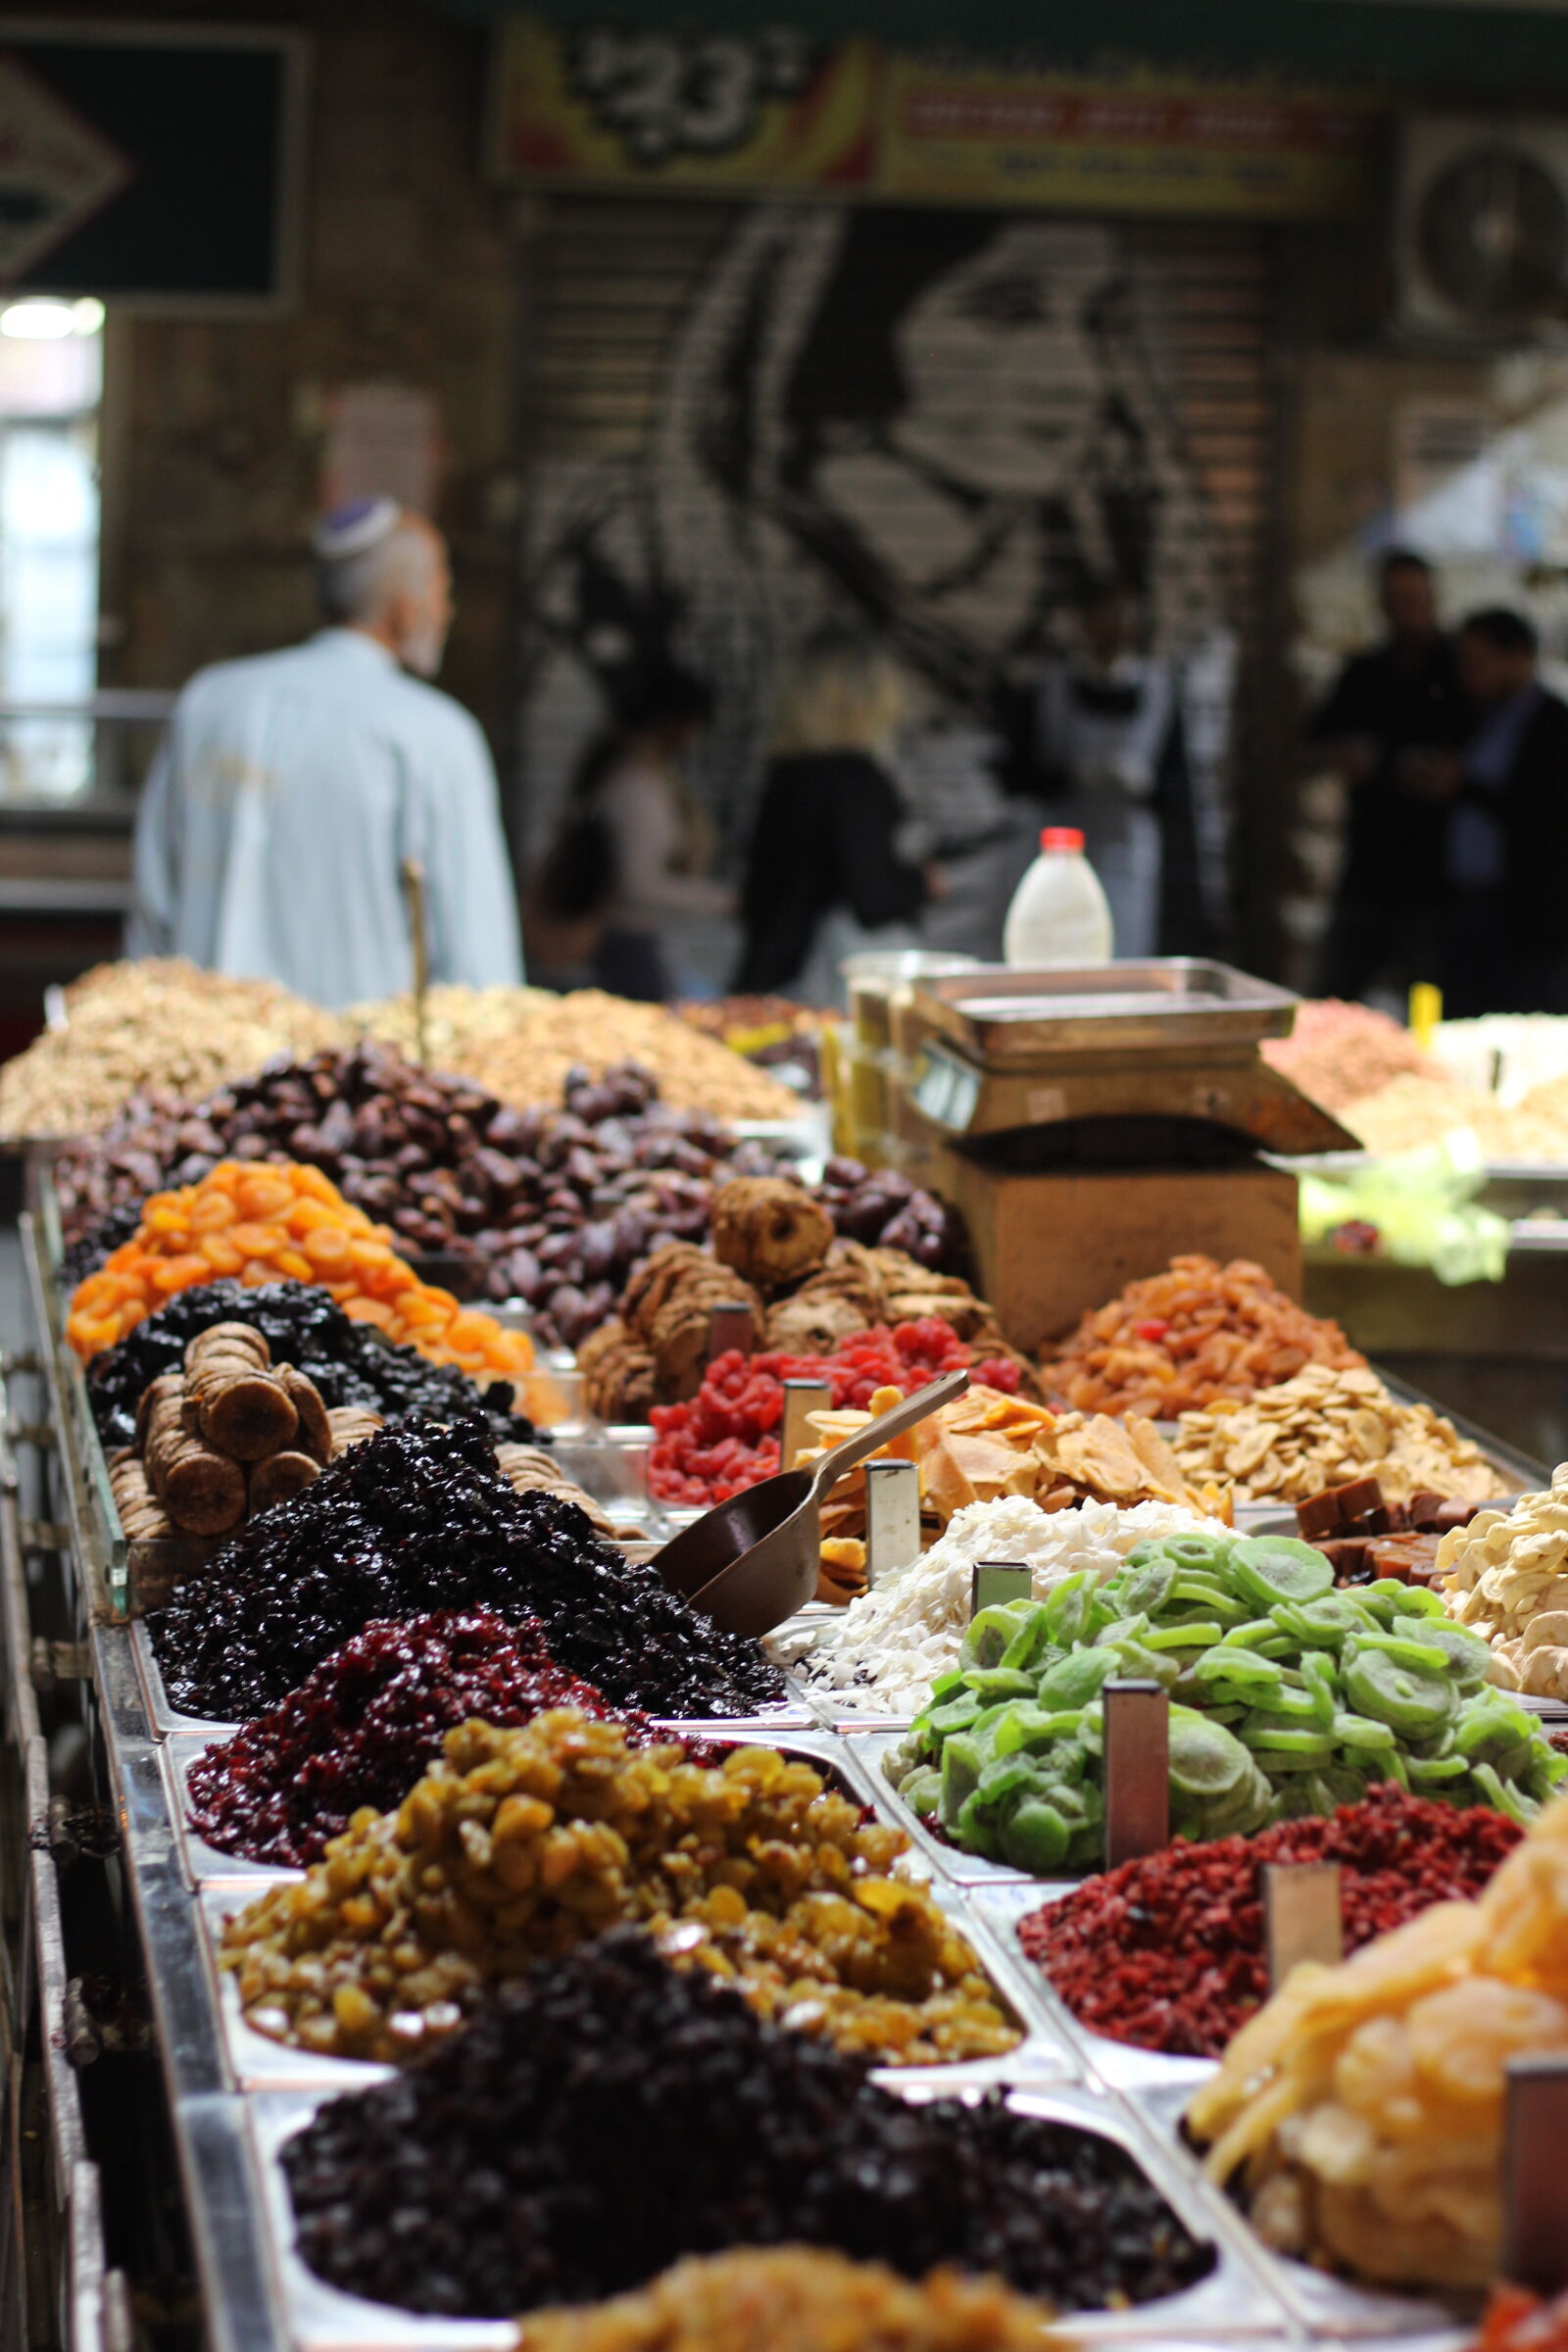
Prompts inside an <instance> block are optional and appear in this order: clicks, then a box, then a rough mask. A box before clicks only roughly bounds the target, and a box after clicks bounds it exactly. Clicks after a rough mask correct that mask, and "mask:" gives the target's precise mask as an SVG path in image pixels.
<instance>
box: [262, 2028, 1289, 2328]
mask: <svg viewBox="0 0 1568 2352" xmlns="http://www.w3.org/2000/svg"><path fill="white" fill-rule="evenodd" d="M950 2071H951V2072H952V2073H954V2074H959V2073H962V2072H963V2071H964V2070H962V2069H958V2068H955V2069H952V2070H950ZM873 2080H874V2081H875V2082H878V2083H879V2084H881V2085H882V2086H884V2087H885V2088H887V2089H889V2090H891V2091H893V2092H894V2093H895V2094H896V2095H898V2096H901V2097H907V2098H909V2099H911V2100H915V2101H924V2100H927V2099H929V2098H932V2097H934V2096H938V2095H940V2093H941V2089H947V2090H949V2091H950V2092H951V2091H953V2090H956V2089H961V2088H962V2085H961V2084H948V2085H943V2086H940V2088H939V2086H938V2085H936V2084H935V2083H933V2082H931V2081H930V2080H929V2078H926V2077H924V2076H915V2075H912V2074H901V2073H899V2072H897V2071H896V2070H880V2071H878V2072H877V2073H876V2074H875V2075H874V2076H873ZM1006 2088H1007V2095H1008V2103H1009V2105H1012V2106H1014V2107H1016V2109H1017V2110H1018V2111H1019V2112H1020V2113H1021V2114H1026V2115H1031V2116H1038V2117H1040V2118H1041V2119H1042V2120H1043V2121H1046V2122H1051V2123H1057V2124H1062V2125H1066V2126H1068V2127H1069V2128H1071V2129H1074V2130H1078V2131H1087V2132H1090V2133H1093V2134H1095V2135H1096V2136H1098V2137H1100V2138H1102V2139H1105V2140H1109V2141H1110V2142H1111V2143H1112V2144H1113V2145H1115V2146H1116V2147H1119V2148H1120V2149H1122V2150H1123V2152H1124V2153H1125V2154H1126V2155H1127V2156H1129V2157H1130V2158H1131V2159H1132V2161H1133V2162H1134V2163H1135V2164H1136V2165H1137V2166H1138V2168H1139V2169H1140V2171H1142V2172H1143V2173H1144V2174H1145V2175H1146V2176H1147V2178H1148V2179H1149V2180H1150V2181H1151V2184H1152V2186H1153V2187H1154V2188H1155V2189H1156V2190H1157V2191H1158V2192H1159V2193H1160V2194H1161V2195H1162V2196H1163V2197H1164V2199H1165V2202H1166V2203H1167V2204H1168V2205H1169V2207H1170V2209H1171V2211H1172V2212H1173V2214H1174V2215H1175V2217H1176V2219H1177V2220H1178V2221H1179V2222H1181V2223H1182V2224H1183V2226H1184V2227H1185V2228H1186V2229H1188V2230H1189V2232H1190V2233H1191V2234H1192V2235H1193V2236H1194V2237H1196V2238H1199V2239H1201V2240H1202V2241H1204V2242H1206V2243H1209V2244H1211V2245H1212V2246H1213V2247H1214V2249H1215V2254H1216V2261H1215V2264H1214V2267H1213V2269H1212V2270H1211V2271H1210V2272H1209V2273H1208V2275H1207V2277H1206V2278H1201V2279H1200V2280H1199V2281H1198V2282H1197V2283H1196V2284H1195V2285H1193V2286H1191V2287H1188V2288H1187V2289H1185V2290H1184V2291H1182V2292H1180V2293H1178V2294H1174V2295H1166V2296H1163V2297H1161V2298H1159V2299H1158V2300H1157V2301H1154V2302H1150V2303H1144V2304H1138V2305H1133V2306H1130V2307H1128V2308H1126V2309H1124V2310H1116V2311H1110V2310H1100V2311H1089V2312H1083V2313H1075V2314H1074V2315H1073V2317H1072V2319H1071V2322H1070V2333H1071V2336H1072V2338H1073V2339H1074V2340H1077V2341H1081V2342H1084V2343H1096V2342H1115V2343H1124V2342H1138V2343H1150V2344H1156V2343H1157V2344H1159V2345H1161V2346H1162V2347H1165V2348H1166V2352H1178V2347H1181V2346H1182V2345H1184V2344H1185V2345H1190V2346H1192V2347H1194V2352H1196V2347H1198V2346H1199V2345H1206V2344H1212V2343H1227V2344H1229V2343H1253V2342H1259V2341H1277V2340H1279V2339H1281V2338H1282V2337H1283V2336H1284V2333H1285V2320H1284V2314H1283V2312H1282V2311H1281V2308H1280V2306H1279V2304H1278V2302H1277V2301H1276V2299H1275V2298H1274V2296H1273V2295H1272V2294H1271V2292H1270V2291H1269V2288H1268V2286H1267V2284H1266V2283H1265V2282H1264V2281H1263V2280H1262V2279H1261V2278H1259V2277H1258V2276H1256V2275H1254V2273H1253V2272H1252V2271H1251V2270H1250V2266H1249V2264H1248V2263H1247V2261H1246V2260H1245V2258H1244V2257H1243V2256H1242V2255H1241V2254H1239V2252H1238V2250H1237V2248H1236V2246H1235V2245H1234V2243H1231V2242H1229V2240H1228V2237H1227V2235H1226V2233H1225V2232H1224V2231H1223V2229H1219V2230H1217V2229H1216V2227H1215V2214H1214V2211H1213V2205H1212V2200H1211V2199H1210V2198H1209V2197H1208V2196H1207V2195H1206V2194H1205V2193H1204V2192H1203V2191H1202V2190H1201V2189H1200V2190H1199V2192H1198V2193H1197V2194H1195V2193H1194V2184H1193V2183H1192V2181H1191V2180H1188V2179H1186V2178H1185V2177H1184V2176H1183V2175H1182V2174H1181V2172H1180V2171H1179V2169H1177V2168H1173V2167H1171V2166H1170V2165H1169V2164H1168V2162H1167V2161H1166V2159H1165V2156H1164V2153H1163V2151H1162V2150H1161V2149H1160V2147H1159V2146H1158V2144H1157V2143H1151V2141H1150V2139H1149V2137H1148V2135H1147V2134H1146V2133H1145V2132H1144V2131H1142V2130H1141V2128H1140V2126H1139V2125H1138V2122H1137V2120H1136V2119H1135V2118H1133V2117H1131V2116H1130V2115H1128V2114H1127V2113H1125V2112H1124V2111H1122V2110H1120V2109H1119V2108H1118V2107H1116V2106H1115V2105H1113V2104H1111V2103H1108V2102H1106V2101H1104V2100H1103V2099H1099V2098H1097V2097H1095V2096H1094V2095H1093V2094H1090V2093H1086V2092H1084V2091H1081V2090H1078V2089H1075V2088H1073V2087H1070V2086H1066V2087H1060V2088H1057V2087H1051V2088H1047V2087H1046V2086H1044V2085H1042V2084H1040V2083H1038V2082H1034V2083H1030V2082H1017V2083H1014V2084H1008V2085H1007V2086H1006ZM332 2095H333V2094H332V2092H331V2091H329V2090H327V2089H325V2088H319V2089H317V2090H314V2091H310V2090H303V2089H301V2090H294V2091H283V2090H270V2091H259V2092H257V2093H255V2094H253V2095H252V2096H251V2097H250V2098H249V2099H247V2101H246V2102H245V2106H246V2117H247V2124H248V2127H249V2131H250V2136H251V2143H252V2147H253V2150H254V2155H255V2163H256V2169H257V2172H258V2175H259V2177H260V2180H261V2183H262V2188H261V2196H262V2222H263V2228H264V2231H265V2234H266V2239H267V2245H268V2255H269V2260H270V2267H271V2269H272V2272H273V2276H274V2278H275V2280H276V2283H277V2287H278V2290H279V2297H280V2300H281V2302H282V2305H283V2308H284V2310H285V2312H286V2314H287V2319H288V2327H289V2334H290V2339H291V2341H292V2343H293V2344H294V2345H295V2346H296V2347H297V2348H298V2352H492V2348H494V2352H502V2347H504V2346H505V2347H510V2346H511V2344H512V2343H513V2342H514V2341H515V2336H514V2334H513V2332H512V2330H511V2329H510V2327H509V2326H508V2325H507V2324H506V2323H501V2322H494V2321H474V2320H468V2321H463V2320H449V2319H438V2318H417V2317H416V2316H415V2315H413V2314H411V2313H407V2312H403V2311H399V2310H396V2309H392V2308H389V2307H387V2306H385V2305H380V2304H372V2303H370V2302H368V2300H366V2299H364V2298H362V2297H359V2296H356V2295H351V2294H347V2293H344V2292H342V2291H341V2290H340V2289H338V2288H335V2287H331V2286H328V2285H327V2284H326V2283H325V2282H324V2281H323V2280H321V2279H319V2278H316V2277H315V2276H314V2274H313V2273H312V2272H310V2271H309V2270H308V2269H307V2268H306V2266H305V2264H304V2263H303V2262H302V2261H301V2259H300V2257H299V2255H298V2253H297V2252H296V2250H295V2244H294V2219H293V2208H292V2203H291V2200H290V2197H289V2192H288V2184H287V2181H286V2180H285V2178H284V2175H283V2170H282V2164H281V2153H282V2150H283V2148H284V2146H285V2145H286V2144H287V2142H288V2141H289V2140H290V2139H291V2138H293V2137H294V2136H295V2134H296V2133H297V2132H299V2131H302V2130H303V2129H304V2128H305V2126H306V2125H307V2124H308V2123H309V2122H310V2121H311V2119H312V2117H313V2116H314V2115H315V2114H316V2113H317V2112H318V2111H319V2108H320V2107H321V2106H322V2105H324V2104H325V2102H326V2100H327V2099H328V2098H329V2097H331V2096H332Z"/></svg>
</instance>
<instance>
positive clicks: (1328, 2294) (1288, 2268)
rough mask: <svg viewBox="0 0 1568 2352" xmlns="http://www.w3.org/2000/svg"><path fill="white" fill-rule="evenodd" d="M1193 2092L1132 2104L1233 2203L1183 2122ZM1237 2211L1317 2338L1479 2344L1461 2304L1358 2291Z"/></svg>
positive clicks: (1165, 2089) (1273, 2278)
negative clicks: (1281, 2250) (1265, 2236)
mask: <svg viewBox="0 0 1568 2352" xmlns="http://www.w3.org/2000/svg"><path fill="white" fill-rule="evenodd" d="M1191 2095H1192V2093H1191V2086H1190V2085H1181V2084H1177V2083H1174V2082H1170V2083H1160V2084H1156V2083H1152V2082H1151V2083H1145V2084H1142V2085H1140V2086H1139V2087H1138V2088H1137V2089H1136V2090H1135V2091H1134V2093H1133V2095H1132V2100H1131V2104H1132V2105H1133V2107H1134V2109H1135V2111H1136V2112H1137V2113H1138V2115H1139V2116H1140V2117H1141V2118H1142V2119H1143V2121H1144V2122H1145V2123H1146V2125H1147V2126H1148V2128H1149V2130H1150V2131H1151V2132H1152V2133H1153V2134H1155V2135H1156V2136H1159V2137H1162V2138H1163V2139H1164V2141H1165V2143H1166V2145H1167V2147H1168V2149H1169V2151H1170V2154H1171V2157H1172V2159H1173V2161H1174V2163H1175V2164H1176V2166H1177V2167H1178V2168H1179V2169H1181V2170H1182V2171H1184V2172H1185V2173H1187V2174H1188V2175H1189V2177H1191V2178H1192V2179H1194V2180H1197V2181H1198V2182H1199V2183H1200V2184H1201V2188H1202V2191H1203V2193H1204V2195H1205V2197H1206V2198H1207V2199H1208V2200H1210V2202H1211V2203H1213V2202H1223V2203H1225V2204H1231V2200H1230V2199H1229V2198H1228V2197H1225V2196H1224V2194H1223V2192H1222V2191H1220V2190H1218V2189H1216V2188H1215V2187H1214V2186H1213V2184H1212V2183H1211V2182H1210V2181H1208V2180H1207V2179H1206V2178H1205V2176H1204V2175H1203V2172H1202V2164H1201V2158H1200V2156H1199V2154H1198V2152H1197V2150H1196V2149H1194V2148H1192V2147H1190V2146H1189V2145H1188V2143H1187V2141H1186V2140H1185V2139H1184V2138H1183V2136H1182V2131H1181V2119H1182V2115H1183V2113H1184V2111H1185V2109H1186V2106H1187V2101H1188V2099H1189V2098H1190V2097H1191ZM1231 2210H1232V2212H1234V2213H1236V2214H1238V2215H1239V2216H1240V2217H1241V2218H1242V2221H1243V2226H1244V2228H1247V2229H1248V2231H1249V2235H1250V2238H1251V2243H1252V2245H1253V2247H1254V2248H1255V2250H1256V2258H1257V2261H1258V2263H1259V2264H1260V2266H1261V2267H1262V2269H1263V2271H1264V2273H1265V2275H1266V2276H1267V2278H1268V2279H1269V2282H1270V2285H1271V2286H1272V2288H1273V2291H1274V2292H1275V2293H1276V2294H1277V2295H1278V2296H1279V2298H1280V2301H1281V2302H1282V2303H1283V2304H1284V2305H1285V2306H1286V2309H1287V2310H1288V2311H1289V2313H1290V2315H1291V2317H1292V2319H1293V2320H1294V2321H1295V2322H1296V2323H1297V2325H1298V2326H1299V2327H1302V2328H1304V2329H1306V2330H1307V2331H1308V2332H1309V2333H1310V2334H1312V2335H1315V2336H1319V2337H1323V2336H1327V2337H1331V2338H1337V2339H1339V2340H1341V2341H1342V2342H1343V2341H1356V2340H1360V2341H1367V2340H1369V2339H1374V2338H1385V2339H1386V2338H1390V2337H1397V2338H1398V2339H1399V2340H1400V2341H1401V2342H1409V2341H1411V2340H1412V2339H1413V2342H1414V2343H1416V2344H1419V2345H1420V2346H1421V2348H1422V2352H1459V2348H1460V2347H1461V2346H1464V2345H1473V2344H1474V2342H1475V2324H1474V2319H1473V2317H1470V2318H1469V2320H1468V2323H1467V2320H1466V2317H1465V2315H1464V2313H1463V2311H1462V2309H1461V2308H1460V2307H1457V2306H1455V2307H1450V2306H1449V2305H1447V2304H1445V2303H1442V2302H1439V2301H1438V2300H1436V2299H1435V2298H1433V2297H1429V2296H1425V2295H1412V2294H1400V2293H1397V2292H1388V2293H1385V2292H1383V2291H1381V2290H1379V2289H1378V2288H1375V2287H1366V2286H1358V2285H1356V2284H1355V2283H1354V2281H1353V2280H1351V2279H1348V2278H1336V2277H1335V2276H1334V2275H1333V2274H1332V2273H1331V2272H1328V2271H1319V2270H1315V2269H1313V2268H1312V2267H1311V2265H1310V2264H1307V2263H1304V2262H1297V2261H1295V2260H1293V2259H1292V2257H1291V2256H1289V2255H1285V2254H1278V2253H1276V2252H1275V2251H1274V2250H1273V2249H1272V2247H1270V2246H1267V2245H1265V2244H1264V2242H1263V2240H1262V2239H1261V2238H1259V2237H1257V2236H1256V2235H1255V2233H1253V2232H1252V2231H1251V2229H1250V2225H1248V2224H1247V2222H1246V2218H1245V2216H1241V2209H1240V2207H1239V2206H1235V2205H1231Z"/></svg>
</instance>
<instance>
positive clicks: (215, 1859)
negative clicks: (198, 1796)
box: [158, 1726, 305, 1900]
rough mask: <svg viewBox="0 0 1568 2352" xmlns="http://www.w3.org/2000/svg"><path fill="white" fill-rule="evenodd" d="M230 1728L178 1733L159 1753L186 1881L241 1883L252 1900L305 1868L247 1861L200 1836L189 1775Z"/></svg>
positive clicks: (223, 1884)
mask: <svg viewBox="0 0 1568 2352" xmlns="http://www.w3.org/2000/svg"><path fill="white" fill-rule="evenodd" d="M233 1728H234V1727H233V1726H230V1727H229V1731H228V1732H210V1733H208V1734H206V1735H205V1736H203V1737H199V1738H198V1737H193V1736H192V1735H191V1734H189V1733H183V1732H182V1733H176V1734H175V1735H174V1737H173V1738H172V1739H169V1740H162V1741H160V1743H159V1748H158V1759H159V1763H160V1765H161V1767H162V1770H163V1775H164V1788H165V1793H166V1794H167V1796H168V1798H169V1816H170V1820H171V1821H172V1824H173V1830H174V1850H175V1852H176V1853H177V1855H178V1857H179V1868H180V1875H181V1876H182V1878H183V1879H184V1881H185V1884H186V1886H187V1887H196V1888H200V1887H238V1888H239V1889H240V1891H241V1892H242V1893H243V1894H244V1896H245V1897H246V1899H247V1900H249V1898H250V1897H251V1896H252V1895H254V1894H262V1893H265V1892H266V1890H267V1888H268V1887H276V1886H280V1885H281V1886H286V1885H287V1884H288V1883H289V1882H290V1881H291V1880H295V1879H302V1878H303V1877H304V1876H305V1873H304V1872H303V1871H302V1870H291V1869H289V1868H288V1867H287V1866H286V1865H284V1864H282V1863H273V1862H245V1861H242V1860H241V1859H240V1858H239V1856H238V1855H235V1854H225V1853H222V1852H221V1850H220V1849H219V1848H218V1847H217V1846H216V1845H209V1844H208V1842H207V1840H206V1838H200V1837H198V1836H197V1834H196V1832H195V1831H194V1830H193V1829H192V1828H191V1827H190V1824H189V1822H188V1820H187V1818H186V1787H185V1776H186V1774H187V1773H188V1772H189V1771H190V1768H191V1766H192V1765H193V1764H195V1763H196V1762H197V1761H198V1759H199V1758H200V1757H202V1756H203V1755H205V1754H206V1752H207V1750H208V1748H210V1747H216V1746H218V1745H219V1744H221V1741H222V1740H224V1739H226V1738H228V1737H229V1736H230V1734H231V1733H232V1730H233Z"/></svg>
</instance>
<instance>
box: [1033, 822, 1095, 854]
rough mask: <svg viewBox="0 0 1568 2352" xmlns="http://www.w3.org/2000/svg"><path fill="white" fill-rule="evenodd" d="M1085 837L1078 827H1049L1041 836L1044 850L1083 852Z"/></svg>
mask: <svg viewBox="0 0 1568 2352" xmlns="http://www.w3.org/2000/svg"><path fill="white" fill-rule="evenodd" d="M1083 846H1084V837H1083V835H1082V834H1081V833H1080V832H1079V830H1078V828H1077V826H1076V825H1047V827H1046V829H1045V831H1044V832H1043V833H1042V834H1041V836H1040V847H1041V848H1042V849H1043V850H1081V849H1082V848H1083Z"/></svg>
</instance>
